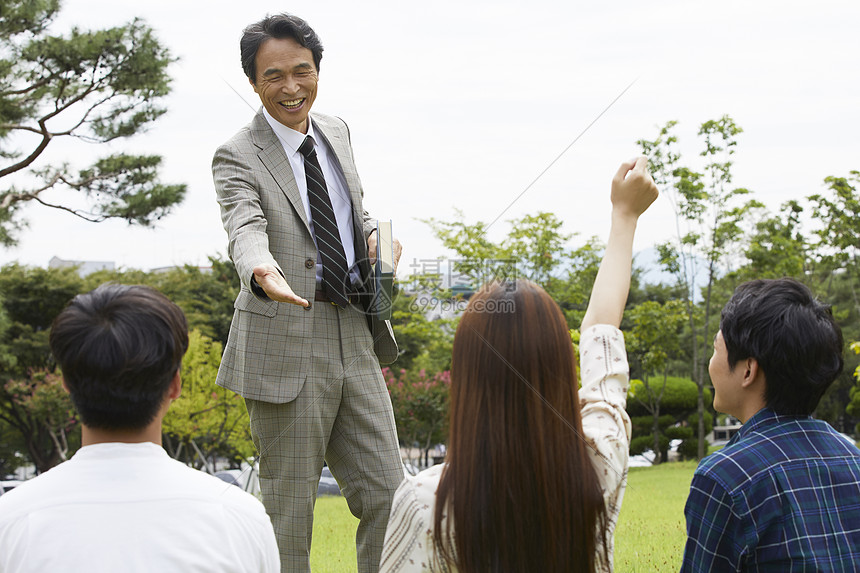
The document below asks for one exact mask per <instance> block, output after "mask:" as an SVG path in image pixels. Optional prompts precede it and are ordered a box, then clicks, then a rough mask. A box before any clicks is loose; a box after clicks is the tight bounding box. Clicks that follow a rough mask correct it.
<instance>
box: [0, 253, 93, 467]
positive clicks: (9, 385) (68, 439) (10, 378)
mask: <svg viewBox="0 0 860 573" xmlns="http://www.w3.org/2000/svg"><path fill="white" fill-rule="evenodd" d="M81 286H82V281H81V279H80V277H78V275H77V273H76V272H75V271H74V269H39V268H30V267H23V266H20V265H17V264H12V265H6V266H4V267H3V268H2V269H0V304H2V312H0V420H3V422H5V424H6V427H7V429H9V430H12V431H14V432H16V433H17V434H18V435H19V437H20V440H17V442H18V443H19V444H20V445H22V446H23V447H24V448H25V449H24V452H21V453H26V455H27V456H28V457H29V458H30V460H31V461H32V462H33V464H35V466H36V468H37V470H38V471H40V472H42V471H46V470H48V469H50V468H51V467H53V466H54V465H56V464H58V463H59V462H60V461H62V460H63V459H65V456H66V455H68V453H69V452H70V451H71V450H73V449H74V448H75V447H76V444H77V443H79V442H80V434H79V428H78V427H77V421H76V419H75V418H74V416H73V414H72V413H71V412H72V404H71V400H69V397H68V394H66V392H65V391H64V390H63V388H62V383H61V381H60V378H59V377H58V376H56V375H54V374H53V370H54V363H53V360H52V359H51V352H50V348H49V346H48V334H49V332H50V327H51V323H52V322H53V320H54V317H55V316H56V315H57V314H58V313H59V312H60V310H62V309H63V307H65V305H66V304H67V303H68V302H69V301H70V300H71V299H72V297H74V296H75V295H76V294H78V293H79V292H80V289H81Z"/></svg>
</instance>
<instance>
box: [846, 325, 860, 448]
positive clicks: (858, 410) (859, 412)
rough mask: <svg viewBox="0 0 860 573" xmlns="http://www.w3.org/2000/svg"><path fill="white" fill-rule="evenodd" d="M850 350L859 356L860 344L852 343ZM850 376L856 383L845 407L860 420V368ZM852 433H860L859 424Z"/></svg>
mask: <svg viewBox="0 0 860 573" xmlns="http://www.w3.org/2000/svg"><path fill="white" fill-rule="evenodd" d="M850 348H851V350H852V351H853V352H854V354H860V342H852V343H851V345H850ZM852 375H853V376H854V379H855V380H856V381H857V385H856V386H853V387H852V388H851V393H850V397H851V402H850V403H849V404H848V406H847V407H846V410H847V411H848V413H849V414H851V415H852V416H854V417H855V418H860V366H857V368H855V369H854V372H853V373H852ZM854 431H855V432H860V424H857V426H856V427H855V428H854Z"/></svg>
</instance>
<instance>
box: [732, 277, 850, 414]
mask: <svg viewBox="0 0 860 573" xmlns="http://www.w3.org/2000/svg"><path fill="white" fill-rule="evenodd" d="M720 331H721V332H722V333H723V340H725V343H726V349H727V350H728V360H729V368H730V369H732V370H733V369H734V367H735V365H736V364H737V362H738V361H739V360H744V359H746V358H755V359H756V361H757V362H758V364H759V367H760V368H761V369H762V371H763V372H764V374H765V379H766V389H765V402H766V403H767V406H768V407H770V408H772V409H773V410H774V411H775V412H776V413H778V414H785V415H806V414H811V413H812V411H813V410H815V407H816V406H818V401H819V400H820V399H821V396H822V395H823V394H824V391H825V390H827V388H828V386H830V384H832V383H833V381H834V380H835V379H836V377H837V376H839V374H840V373H841V372H842V367H843V364H844V361H843V358H842V330H841V329H840V328H839V325H837V324H836V321H835V320H834V319H833V314H832V313H831V311H830V306H829V305H825V304H822V303H821V302H819V301H817V300H816V299H815V296H814V295H813V294H812V291H811V290H809V288H808V287H807V286H806V285H804V284H802V283H800V282H798V281H796V280H794V279H788V278H784V279H776V280H754V281H750V282H747V283H744V284H742V285H740V286H739V287H738V288H737V289H736V290H735V292H734V294H733V295H732V298H731V300H729V302H728V303H727V304H726V306H725V307H724V308H723V313H722V318H721V319H720Z"/></svg>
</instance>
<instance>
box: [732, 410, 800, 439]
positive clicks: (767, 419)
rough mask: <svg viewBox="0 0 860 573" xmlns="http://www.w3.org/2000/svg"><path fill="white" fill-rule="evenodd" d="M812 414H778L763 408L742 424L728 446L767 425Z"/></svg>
mask: <svg viewBox="0 0 860 573" xmlns="http://www.w3.org/2000/svg"><path fill="white" fill-rule="evenodd" d="M811 417H812V416H808V415H806V416H787V415H783V414H777V413H776V412H774V411H773V410H771V409H770V408H767V407H765V408H762V409H761V410H759V411H758V412H756V413H755V415H753V417H752V418H750V419H749V420H747V421H746V423H745V424H744V425H743V426H741V428H740V430H738V431H737V433H736V434H735V435H734V436H732V439H731V440H729V441H728V443H727V444H726V447H728V446H731V445H732V444H734V443H735V442H738V441H740V440H742V439H744V437H745V436H747V435H748V434H751V433H752V432H756V431H758V430H761V429H763V428H765V427H767V426H772V425H774V424H778V423H780V422H785V421H787V420H807V419H809V418H811Z"/></svg>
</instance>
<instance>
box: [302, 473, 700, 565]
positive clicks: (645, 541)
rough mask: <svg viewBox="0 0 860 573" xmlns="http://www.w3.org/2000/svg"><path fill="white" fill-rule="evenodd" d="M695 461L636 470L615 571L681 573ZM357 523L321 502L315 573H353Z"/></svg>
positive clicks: (337, 504)
mask: <svg viewBox="0 0 860 573" xmlns="http://www.w3.org/2000/svg"><path fill="white" fill-rule="evenodd" d="M694 469H696V462H674V463H669V464H664V465H661V466H657V467H654V468H632V469H631V470H630V476H629V479H628V483H627V491H626V492H625V493H624V503H623V505H622V506H621V517H620V518H619V521H618V528H617V529H616V531H615V570H616V571H619V572H624V573H628V572H629V573H636V572H648V573H653V572H654V571H677V570H678V568H679V567H680V565H681V556H682V555H683V552H684V541H685V538H686V535H685V528H684V503H685V502H686V500H687V492H688V490H689V488H690V481H691V480H692V479H693V470H694ZM357 526H358V520H357V519H355V518H354V517H353V516H352V514H351V513H350V512H349V508H347V506H346V501H345V500H344V499H343V498H342V497H328V496H327V497H321V498H319V499H317V505H316V511H315V513H314V542H313V547H312V550H311V569H312V570H313V571H314V573H329V572H330V573H341V572H348V571H355V570H356V566H355V528H356V527H357Z"/></svg>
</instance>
